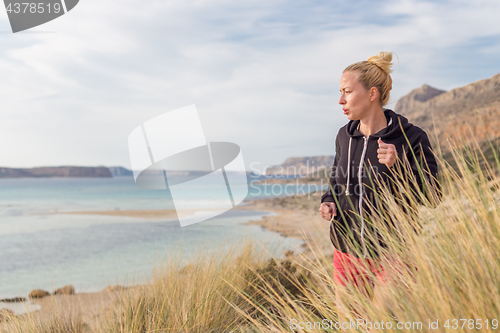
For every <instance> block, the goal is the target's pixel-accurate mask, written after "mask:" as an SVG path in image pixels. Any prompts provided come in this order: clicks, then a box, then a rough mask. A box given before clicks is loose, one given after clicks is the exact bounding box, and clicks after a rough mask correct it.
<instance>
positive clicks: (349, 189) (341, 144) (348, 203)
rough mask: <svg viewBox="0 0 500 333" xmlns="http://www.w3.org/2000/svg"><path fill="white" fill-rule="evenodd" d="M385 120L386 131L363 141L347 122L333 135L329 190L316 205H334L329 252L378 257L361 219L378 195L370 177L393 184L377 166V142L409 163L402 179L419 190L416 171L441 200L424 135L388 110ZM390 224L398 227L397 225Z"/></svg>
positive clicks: (355, 127)
mask: <svg viewBox="0 0 500 333" xmlns="http://www.w3.org/2000/svg"><path fill="white" fill-rule="evenodd" d="M384 114H385V116H386V118H387V123H388V126H387V127H386V128H384V129H382V130H381V131H379V132H378V133H376V134H373V135H370V136H369V137H368V138H365V137H364V136H363V134H361V132H359V120H356V121H352V120H351V121H349V123H348V124H347V125H345V126H343V127H342V128H341V129H340V130H339V132H338V134H337V139H336V142H335V159H334V161H333V165H332V173H331V175H330V176H331V177H330V183H331V186H332V187H331V188H330V187H329V188H328V190H327V191H326V192H325V193H324V194H323V196H322V197H321V202H322V203H323V202H335V203H336V206H337V215H336V216H335V217H334V219H335V220H333V221H332V224H331V225H330V239H331V241H332V243H333V245H334V247H335V248H336V249H337V250H339V251H341V252H345V253H351V254H353V255H357V254H356V251H352V250H353V248H352V247H353V246H354V247H356V250H358V251H357V252H358V253H363V257H378V253H377V250H376V246H375V244H373V242H372V241H371V240H372V239H379V238H373V237H370V238H368V237H367V236H366V234H367V233H369V232H373V229H371V228H369V227H367V225H366V221H365V219H364V218H367V215H369V214H370V208H369V207H370V206H371V205H370V202H371V203H372V204H375V202H374V194H375V193H374V191H377V188H378V185H377V184H376V182H375V181H374V179H375V178H374V177H373V176H374V175H376V176H377V178H378V179H380V180H381V181H383V182H385V183H387V184H390V183H391V179H392V178H393V177H392V176H391V171H390V170H389V168H388V167H387V166H386V165H385V164H380V163H379V161H378V157H377V149H378V146H379V145H378V142H377V141H378V139H379V138H380V139H382V141H383V142H384V143H388V144H393V145H394V146H395V147H396V150H397V153H398V159H400V160H403V159H404V158H406V159H407V160H408V162H409V164H410V166H411V169H412V172H411V173H412V174H411V175H407V176H408V177H411V178H413V180H415V181H416V183H417V184H418V186H420V187H421V188H422V184H423V183H424V180H423V179H421V176H420V173H419V172H418V165H420V166H421V168H422V169H423V170H424V171H425V172H424V177H427V178H428V180H429V181H430V183H431V184H432V186H434V189H435V190H436V192H435V193H436V194H437V195H438V198H439V199H440V197H441V190H440V186H439V183H437V172H438V168H437V163H436V160H435V157H434V155H433V153H432V151H431V150H432V148H431V145H430V143H429V139H428V137H427V134H426V133H425V132H424V131H423V130H422V129H420V128H419V127H417V126H414V125H413V124H411V123H409V122H408V119H406V118H405V117H403V116H402V115H400V114H397V113H395V112H394V111H392V110H384ZM403 133H404V134H403ZM405 136H406V137H405ZM410 147H411V148H410ZM412 150H413V153H412ZM422 153H423V154H422ZM422 157H423V158H424V159H425V161H424V160H422ZM361 161H362V162H363V163H361ZM348 165H349V167H350V168H348ZM370 179H371V180H370ZM360 181H361V182H360ZM360 183H361V184H362V186H361V187H360V185H359V184H360ZM332 189H333V194H332V191H331V190H332ZM361 193H362V195H361ZM419 201H420V203H422V201H421V200H419ZM363 217H364V218H363ZM390 222H391V223H393V224H394V223H398V221H390ZM399 223H401V221H399ZM348 237H349V238H350V239H352V242H351V243H352V244H351V245H349V243H348V242H347V241H346V238H348ZM378 242H379V245H380V246H381V247H385V244H384V242H383V240H381V239H379V241H378Z"/></svg>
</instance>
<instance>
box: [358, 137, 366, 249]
mask: <svg viewBox="0 0 500 333" xmlns="http://www.w3.org/2000/svg"><path fill="white" fill-rule="evenodd" d="M363 139H364V140H365V142H364V144H363V152H362V153H361V160H360V161H359V168H358V170H359V171H358V183H359V188H360V194H359V206H358V207H359V214H360V216H361V243H362V245H363V258H366V245H365V240H364V238H363V233H364V231H365V230H364V229H365V219H364V218H363V194H364V191H363V161H364V159H365V155H366V148H367V147H368V138H367V137H366V136H363Z"/></svg>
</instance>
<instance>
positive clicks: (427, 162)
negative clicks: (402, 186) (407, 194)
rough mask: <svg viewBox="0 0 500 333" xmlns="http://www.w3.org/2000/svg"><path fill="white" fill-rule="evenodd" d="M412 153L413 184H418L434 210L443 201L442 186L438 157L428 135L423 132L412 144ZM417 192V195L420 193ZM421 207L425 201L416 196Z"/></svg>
mask: <svg viewBox="0 0 500 333" xmlns="http://www.w3.org/2000/svg"><path fill="white" fill-rule="evenodd" d="M412 150H413V152H410V154H409V155H410V156H409V157H410V158H409V161H410V166H411V170H412V173H413V176H414V177H415V181H414V182H413V184H415V183H416V184H417V185H418V187H419V189H420V191H418V192H420V193H422V194H423V195H425V196H426V197H427V199H428V201H429V203H430V206H431V207H432V208H435V207H436V206H437V205H438V204H439V203H440V202H441V199H442V192H441V185H440V184H439V181H438V165H437V162H436V157H435V156H434V153H433V152H432V147H431V144H430V142H429V138H428V137H427V134H426V133H425V132H424V131H423V130H422V131H421V132H420V133H419V135H417V137H416V138H415V140H414V141H413V143H412ZM418 192H417V193H418ZM416 199H417V200H418V203H419V204H420V205H423V204H424V200H423V198H422V197H420V196H418V195H417V196H416Z"/></svg>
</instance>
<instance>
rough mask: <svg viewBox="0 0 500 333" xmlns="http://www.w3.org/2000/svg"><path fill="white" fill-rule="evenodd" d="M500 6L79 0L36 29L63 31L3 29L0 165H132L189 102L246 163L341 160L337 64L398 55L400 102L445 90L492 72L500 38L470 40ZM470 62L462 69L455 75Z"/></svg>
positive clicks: (485, 32)
mask: <svg viewBox="0 0 500 333" xmlns="http://www.w3.org/2000/svg"><path fill="white" fill-rule="evenodd" d="M499 9H500V4H498V3H497V1H482V2H481V5H477V3H474V4H472V3H467V2H461V3H454V4H452V3H449V2H442V3H431V2H422V1H410V0H407V1H386V2H383V3H382V4H378V3H377V4H376V5H375V4H372V3H371V2H366V3H364V4H363V5H361V4H360V5H357V6H356V5H354V4H353V5H351V7H348V6H345V4H344V3H343V2H341V1H339V2H338V3H336V4H330V2H324V3H323V2H320V1H318V2H291V1H272V2H269V1H257V0H255V1H247V2H244V3H241V2H240V3H236V2H234V1H222V0H220V1H148V2H141V1H137V0H124V1H120V2H103V1H97V0H85V1H81V2H80V3H79V4H78V6H77V7H75V8H74V9H73V10H72V11H71V12H69V13H68V14H67V15H64V16H63V17H61V18H59V19H56V20H54V21H52V22H50V23H48V24H46V25H44V26H41V27H39V28H35V29H34V30H39V31H53V32H55V33H46V34H16V35H12V34H1V35H0V38H1V39H2V41H1V43H2V48H1V49H0V71H1V73H2V79H1V80H0V89H1V91H2V95H1V98H0V108H1V109H0V110H1V111H0V112H1V113H0V114H1V118H0V140H1V142H2V143H3V144H2V145H0V156H2V159H1V162H0V166H26V167H28V166H37V165H59V164H65V165H68V164H72V165H98V164H104V165H124V166H128V165H129V161H128V151H127V147H126V145H127V137H128V134H129V132H130V131H131V130H132V129H134V128H135V127H136V126H138V124H141V123H143V122H144V121H145V120H147V119H150V118H152V117H154V116H156V115H158V114H161V113H163V112H166V111H169V110H172V109H176V108H178V107H182V106H185V105H189V104H193V103H195V104H197V107H198V110H199V112H200V117H201V119H202V123H203V125H204V129H205V133H206V135H207V137H208V138H209V139H210V140H215V141H217V140H218V141H232V142H235V143H238V144H240V146H241V147H242V150H243V155H244V157H245V160H246V162H247V164H248V165H250V163H251V162H254V161H258V162H260V163H262V165H263V166H264V165H267V164H275V163H280V162H281V161H283V160H284V159H285V158H287V157H289V156H302V155H318V154H333V140H334V137H335V135H336V133H337V130H338V128H339V127H340V126H342V124H343V123H345V118H344V117H343V115H342V114H341V113H340V108H339V107H338V104H337V101H338V92H337V91H338V80H339V77H340V74H341V71H342V70H343V68H345V67H346V66H347V65H349V64H350V63H352V62H355V61H359V60H363V59H365V58H367V57H368V56H369V55H372V54H375V53H377V52H379V51H382V50H385V51H395V52H396V53H397V54H398V56H399V59H400V63H399V66H398V65H397V64H396V66H395V67H397V70H396V71H395V73H394V74H393V79H394V90H393V94H392V101H393V102H394V104H395V101H396V100H397V98H398V97H400V96H402V95H404V94H406V93H407V92H409V91H410V90H412V89H414V88H417V87H418V86H420V85H421V84H423V83H428V84H431V85H435V86H437V87H438V88H446V89H449V88H452V87H455V86H458V85H461V84H466V83H468V82H472V81H475V80H477V79H480V78H483V77H481V76H479V75H482V73H485V71H487V70H488V71H491V73H490V74H488V75H489V76H491V75H493V74H495V73H497V72H499V71H500V65H496V66H497V67H496V68H488V69H487V70H486V69H485V68H484V67H481V66H482V64H483V63H485V62H487V61H489V59H492V58H493V57H496V54H495V53H494V51H495V50H497V49H498V45H481V46H478V48H477V50H470V49H469V48H468V45H469V44H470V43H471V42H472V41H474V40H477V39H478V38H490V37H495V36H497V37H498V36H500V27H499V26H498V24H496V21H497V15H495V13H498V12H500V11H499ZM6 20H7V18H6V16H3V18H2V20H1V21H0V26H2V27H6V26H8V23H6V22H7V21H6ZM497 40H498V39H497ZM472 56H474V57H477V58H474V59H471V60H470V63H467V64H468V65H469V66H470V68H469V67H468V68H467V71H464V69H461V71H459V72H457V71H456V70H454V66H455V67H456V66H459V64H462V63H463V62H464V61H468V60H466V59H469V58H470V57H472ZM454 64H456V65H454ZM474 75H478V76H479V77H476V76H474ZM394 104H392V106H394Z"/></svg>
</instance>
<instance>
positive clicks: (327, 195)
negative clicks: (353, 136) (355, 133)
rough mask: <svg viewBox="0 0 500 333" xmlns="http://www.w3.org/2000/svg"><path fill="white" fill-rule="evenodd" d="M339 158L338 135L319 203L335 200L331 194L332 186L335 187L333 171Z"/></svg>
mask: <svg viewBox="0 0 500 333" xmlns="http://www.w3.org/2000/svg"><path fill="white" fill-rule="evenodd" d="M339 160H340V144H339V136H338V135H337V138H336V139H335V157H334V159H333V164H332V166H331V168H330V170H329V174H328V179H329V184H327V185H328V189H327V190H326V192H325V193H324V194H323V195H322V196H321V203H323V202H335V199H334V198H333V194H332V188H335V185H336V184H337V182H336V181H335V173H336V171H337V167H338V163H339Z"/></svg>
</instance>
